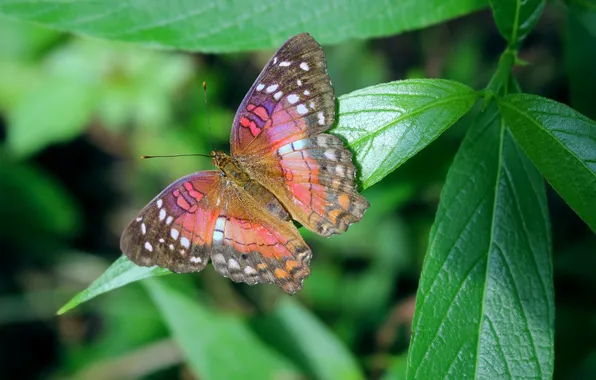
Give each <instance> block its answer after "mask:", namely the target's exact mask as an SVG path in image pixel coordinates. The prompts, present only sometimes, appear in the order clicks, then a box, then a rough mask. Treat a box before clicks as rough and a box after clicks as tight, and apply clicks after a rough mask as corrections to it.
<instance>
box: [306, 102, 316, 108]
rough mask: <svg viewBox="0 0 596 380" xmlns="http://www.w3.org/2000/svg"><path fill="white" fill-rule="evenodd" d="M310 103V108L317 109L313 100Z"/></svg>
mask: <svg viewBox="0 0 596 380" xmlns="http://www.w3.org/2000/svg"><path fill="white" fill-rule="evenodd" d="M308 105H309V106H310V108H312V109H313V110H314V109H315V102H313V101H311V102H310V103H308Z"/></svg>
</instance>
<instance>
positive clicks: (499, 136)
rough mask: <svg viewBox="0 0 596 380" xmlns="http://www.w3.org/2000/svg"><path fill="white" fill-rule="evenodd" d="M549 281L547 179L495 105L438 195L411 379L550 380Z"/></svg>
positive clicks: (416, 318)
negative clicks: (545, 182)
mask: <svg viewBox="0 0 596 380" xmlns="http://www.w3.org/2000/svg"><path fill="white" fill-rule="evenodd" d="M552 276H553V273H552V263H551V236H550V225H549V220H548V211H547V208H546V196H545V189H544V185H543V182H542V178H541V176H540V173H539V172H538V171H537V170H536V169H535V168H534V166H533V165H532V163H531V162H530V160H529V159H528V158H527V157H526V156H525V155H524V153H523V151H522V150H521V149H520V148H519V147H518V146H517V143H516V142H515V140H514V139H513V137H512V136H511V134H510V132H509V131H508V130H507V128H506V127H505V125H504V122H503V120H502V119H501V117H500V115H499V112H498V109H497V107H496V105H495V104H491V105H490V106H489V108H488V109H487V110H486V111H485V112H484V113H483V114H481V115H480V116H479V117H478V118H477V119H476V121H475V122H474V123H473V125H472V126H471V129H470V131H469V132H468V135H467V136H466V138H465V139H464V142H463V144H462V147H461V148H460V151H459V152H458V154H457V156H456V158H455V161H454V163H453V165H452V167H451V168H450V170H449V173H448V176H447V180H446V183H445V186H444V187H443V190H442V193H441V202H440V204H439V210H438V212H437V217H436V220H435V223H434V225H433V228H432V231H431V236H430V245H429V251H428V254H427V256H426V259H425V262H424V267H423V270H422V275H421V278H420V286H419V289H418V294H417V297H416V312H415V315H414V321H413V326H412V332H413V336H412V341H411V345H410V350H409V356H408V376H407V377H408V379H439V378H441V379H442V378H456V379H465V378H475V379H520V378H535V379H550V378H551V377H552V374H553V361H554V349H553V345H554V291H553V283H552V281H553V279H552Z"/></svg>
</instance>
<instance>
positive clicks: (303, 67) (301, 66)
mask: <svg viewBox="0 0 596 380" xmlns="http://www.w3.org/2000/svg"><path fill="white" fill-rule="evenodd" d="M300 68H301V69H302V70H304V71H308V69H309V67H308V63H306V62H302V63H301V64H300Z"/></svg>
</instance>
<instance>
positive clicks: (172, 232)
mask: <svg viewBox="0 0 596 380" xmlns="http://www.w3.org/2000/svg"><path fill="white" fill-rule="evenodd" d="M179 234H180V231H178V230H177V229H175V228H172V229H171V230H170V236H171V237H172V239H174V240H176V239H178V235H179Z"/></svg>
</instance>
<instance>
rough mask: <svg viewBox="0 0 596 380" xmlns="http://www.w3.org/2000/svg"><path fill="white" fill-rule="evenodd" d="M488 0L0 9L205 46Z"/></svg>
mask: <svg viewBox="0 0 596 380" xmlns="http://www.w3.org/2000/svg"><path fill="white" fill-rule="evenodd" d="M485 5H486V0H466V1H462V0H429V1H423V2H414V1H410V2H397V3H395V5H393V4H388V3H385V2H382V1H373V2H370V1H366V0H358V1H351V2H345V3H342V5H341V6H338V4H337V3H336V2H332V1H324V2H321V1H315V0H308V1H302V2H300V3H299V4H298V3H296V4H293V5H289V4H288V3H286V2H283V1H277V0H233V1H225V2H221V1H217V0H207V1H196V0H182V1H176V2H169V1H163V0H144V1H141V0H135V1H120V0H103V1H100V2H89V1H69V2H65V1H62V0H37V1H31V0H0V15H2V14H4V15H5V16H10V17H13V18H17V19H20V20H27V21H35V22H37V23H40V24H43V25H46V26H50V27H53V28H57V29H60V30H65V31H71V32H75V33H80V34H86V35H90V36H94V37H101V38H107V39H111V40H121V41H130V42H138V43H142V44H145V45H151V46H160V47H170V48H178V49H185V50H194V51H204V52H230V51H245V50H254V49H263V48H275V47H278V46H279V45H281V44H282V43H283V42H284V41H285V40H286V39H287V38H288V37H290V36H291V35H294V34H298V33H301V32H304V31H308V32H310V33H312V34H313V35H314V36H315V37H316V38H317V39H319V41H320V42H321V43H336V42H340V41H345V40H349V39H353V38H368V37H375V36H387V35H390V34H396V33H399V32H403V31H406V30H412V29H419V28H423V27H425V26H428V25H432V24H437V23H440V22H442V21H445V20H448V19H451V18H454V17H457V16H461V15H465V14H468V13H470V12H473V11H475V10H478V9H480V8H483V7H484V6H485Z"/></svg>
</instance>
